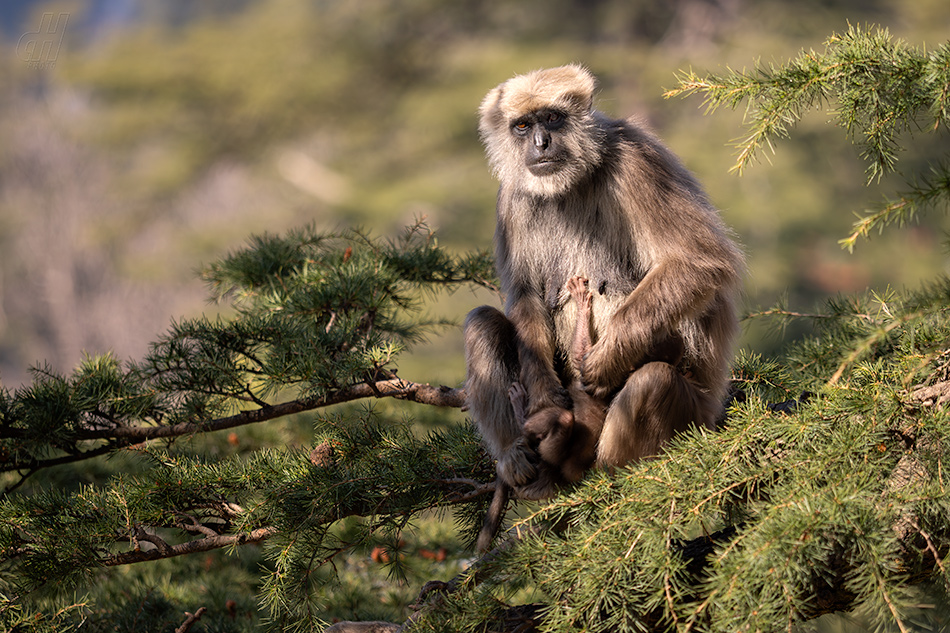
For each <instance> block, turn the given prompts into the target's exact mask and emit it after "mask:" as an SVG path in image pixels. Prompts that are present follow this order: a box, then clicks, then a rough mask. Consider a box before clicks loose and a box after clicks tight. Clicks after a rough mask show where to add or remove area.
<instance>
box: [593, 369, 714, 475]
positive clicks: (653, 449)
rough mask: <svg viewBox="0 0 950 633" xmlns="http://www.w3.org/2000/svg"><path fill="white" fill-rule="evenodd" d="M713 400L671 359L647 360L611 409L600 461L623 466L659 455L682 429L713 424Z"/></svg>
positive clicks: (603, 436)
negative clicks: (665, 360)
mask: <svg viewBox="0 0 950 633" xmlns="http://www.w3.org/2000/svg"><path fill="white" fill-rule="evenodd" d="M717 410H718V407H717V405H716V403H715V402H714V401H713V398H712V397H711V396H710V395H709V394H707V393H705V392H703V391H702V390H700V389H699V388H698V387H697V386H696V384H695V383H693V382H692V381H690V380H689V379H687V378H686V377H685V376H683V375H682V374H681V373H679V372H678V371H677V370H676V368H675V367H673V366H672V365H670V364H668V363H663V362H654V363H647V364H646V365H644V366H643V367H641V368H639V369H638V370H636V371H635V372H633V373H632V374H630V376H629V377H628V378H627V382H626V384H625V385H624V386H623V388H622V389H621V390H620V392H619V393H618V394H617V395H616V397H615V398H614V400H613V402H611V404H610V408H609V409H608V410H607V418H606V420H605V421H604V428H603V431H602V432H601V436H600V444H599V445H598V447H597V464H598V465H600V466H622V465H623V464H626V463H627V462H630V461H632V460H635V459H642V458H644V457H650V456H653V455H656V454H658V453H659V452H660V451H661V450H663V447H664V445H665V444H666V443H667V442H668V441H669V440H670V438H672V437H673V435H674V434H675V433H677V432H679V431H683V430H685V429H686V428H688V427H689V426H690V425H696V426H709V424H710V419H709V418H710V417H711V416H715V412H716V411H717Z"/></svg>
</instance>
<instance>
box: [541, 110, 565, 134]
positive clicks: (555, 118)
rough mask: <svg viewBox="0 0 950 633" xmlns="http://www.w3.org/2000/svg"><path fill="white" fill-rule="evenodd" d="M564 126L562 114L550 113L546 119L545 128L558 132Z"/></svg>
mask: <svg viewBox="0 0 950 633" xmlns="http://www.w3.org/2000/svg"><path fill="white" fill-rule="evenodd" d="M562 125H564V115H563V114H561V113H560V112H548V113H547V114H546V115H545V117H544V126H545V127H547V128H549V129H554V130H556V129H557V128H559V127H561V126H562Z"/></svg>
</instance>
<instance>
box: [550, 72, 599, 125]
mask: <svg viewBox="0 0 950 633" xmlns="http://www.w3.org/2000/svg"><path fill="white" fill-rule="evenodd" d="M546 72H547V73H550V80H551V82H552V83H553V84H554V85H557V86H565V87H567V89H566V90H565V91H564V92H563V93H561V95H560V97H559V100H560V99H564V100H567V101H568V102H569V103H570V104H571V105H572V106H573V108H572V109H574V111H580V112H584V113H587V112H590V111H591V110H592V109H593V107H594V89H595V88H596V87H597V80H596V79H595V78H594V75H592V74H591V72H590V71H589V70H587V69H586V68H584V67H583V66H581V65H580V64H568V65H567V66H561V67H560V68H552V69H551V70H549V71H546Z"/></svg>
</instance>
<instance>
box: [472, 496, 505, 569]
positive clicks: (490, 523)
mask: <svg viewBox="0 0 950 633" xmlns="http://www.w3.org/2000/svg"><path fill="white" fill-rule="evenodd" d="M510 496H511V486H509V485H508V484H506V483H505V482H503V481H502V480H501V479H500V478H499V479H496V480H495V494H494V496H493V497H492V500H491V505H489V506H488V512H486V513H485V522H484V523H482V530H481V532H479V533H478V540H477V541H476V542H475V548H476V550H477V551H478V552H479V553H482V554H484V553H485V552H487V551H488V548H489V547H491V542H492V541H493V540H494V538H495V535H496V534H497V533H498V528H500V527H501V521H502V519H504V518H505V511H506V510H507V509H508V499H509V497H510Z"/></svg>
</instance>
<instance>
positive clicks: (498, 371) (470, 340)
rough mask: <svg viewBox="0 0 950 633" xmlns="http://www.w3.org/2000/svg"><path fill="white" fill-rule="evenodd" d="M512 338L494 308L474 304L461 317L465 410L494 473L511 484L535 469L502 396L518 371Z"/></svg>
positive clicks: (507, 324)
mask: <svg viewBox="0 0 950 633" xmlns="http://www.w3.org/2000/svg"><path fill="white" fill-rule="evenodd" d="M516 340H517V337H516V334H515V328H514V325H512V323H511V321H509V320H508V318H507V317H506V316H505V315H504V314H502V313H501V312H500V311H498V310H496V309H495V308H492V307H490V306H481V307H479V308H475V309H474V310H472V311H471V312H469V314H468V317H466V319H465V365H466V369H467V374H468V376H467V378H466V380H465V390H466V394H467V404H468V409H469V413H470V415H471V416H472V419H473V420H474V421H475V424H476V426H478V430H479V432H480V433H481V435H482V438H483V439H484V441H485V445H486V446H487V447H488V450H489V452H490V453H491V454H492V456H493V457H494V458H495V459H496V460H498V467H497V468H498V476H499V477H501V478H502V480H504V481H505V482H507V483H509V484H511V485H513V486H517V485H520V484H524V483H526V482H528V481H530V480H531V479H532V478H533V477H534V476H535V473H536V468H535V465H534V463H533V462H534V461H535V460H533V459H532V457H533V455H532V451H531V450H530V449H529V448H528V446H527V445H526V443H525V440H524V437H523V436H522V429H521V426H522V425H521V424H520V423H519V422H518V420H517V419H516V418H515V414H514V410H513V409H512V406H511V400H510V399H509V397H508V389H509V387H510V386H511V385H512V383H514V382H515V381H517V380H518V374H519V369H520V368H519V363H518V347H517V343H516Z"/></svg>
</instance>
